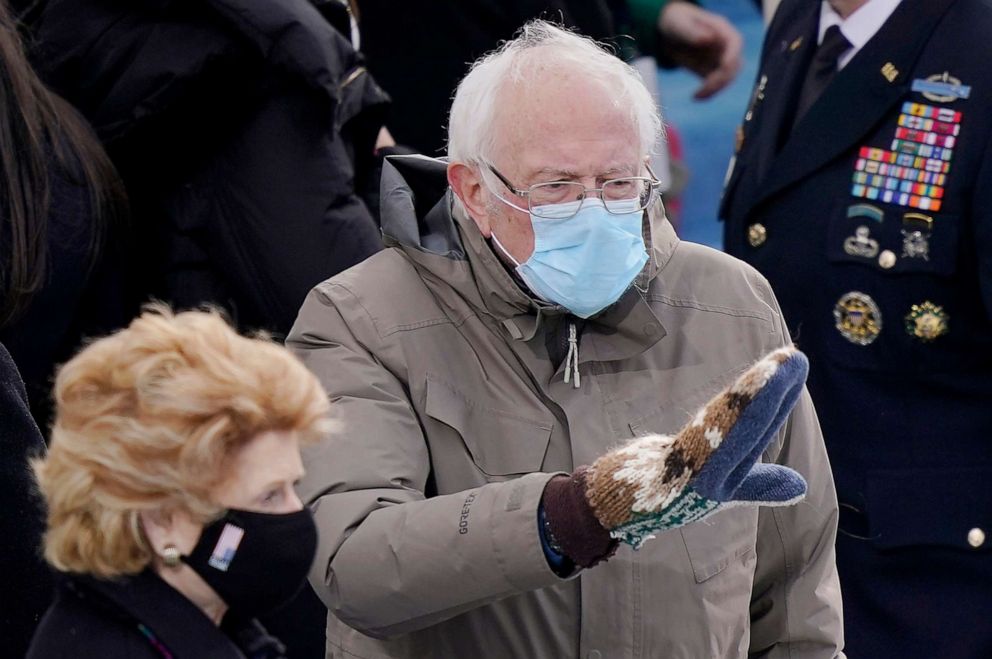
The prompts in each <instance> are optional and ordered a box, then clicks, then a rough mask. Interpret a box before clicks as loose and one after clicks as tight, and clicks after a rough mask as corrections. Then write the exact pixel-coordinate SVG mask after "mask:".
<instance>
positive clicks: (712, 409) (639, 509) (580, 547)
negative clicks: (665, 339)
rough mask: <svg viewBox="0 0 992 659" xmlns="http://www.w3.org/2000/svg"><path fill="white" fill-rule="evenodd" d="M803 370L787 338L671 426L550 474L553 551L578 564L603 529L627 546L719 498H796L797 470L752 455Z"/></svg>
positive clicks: (779, 418)
mask: <svg viewBox="0 0 992 659" xmlns="http://www.w3.org/2000/svg"><path fill="white" fill-rule="evenodd" d="M808 370H809V364H808V362H807V361H806V357H805V355H803V354H802V353H801V352H799V351H798V350H796V349H795V348H792V347H789V348H780V349H778V350H775V351H774V352H772V353H770V354H768V355H767V356H765V357H764V358H763V359H762V360H761V361H759V362H758V363H756V364H755V365H754V366H752V367H751V368H750V369H748V370H747V371H746V372H745V373H744V374H743V375H741V376H740V377H739V378H737V380H736V381H735V382H734V383H733V384H732V385H731V386H730V387H728V388H727V389H725V390H724V391H722V392H721V393H719V394H718V395H717V396H715V397H714V398H712V399H710V401H709V402H708V403H707V404H706V405H705V406H704V407H703V408H702V409H700V410H699V412H698V413H697V414H696V416H695V418H694V419H693V420H692V421H690V422H689V423H688V424H686V426H685V427H683V428H682V430H680V431H679V432H678V434H676V435H674V436H667V435H649V436H647V437H640V438H638V439H635V440H633V441H631V442H630V443H628V444H626V445H624V446H622V447H620V448H618V449H615V450H613V451H610V452H609V453H607V454H606V455H604V456H602V457H601V458H599V459H598V460H596V462H594V463H593V464H592V466H591V467H588V468H586V467H580V468H579V469H577V470H576V471H575V473H573V474H572V475H571V476H567V477H566V476H560V477H558V478H556V479H553V480H552V481H551V482H549V483H548V486H547V487H546V488H545V492H544V499H543V500H542V503H543V504H544V508H545V517H546V520H547V524H548V529H547V530H548V531H549V533H550V535H551V536H552V537H553V539H554V541H555V542H556V544H557V545H559V546H560V548H561V550H562V553H564V554H565V555H566V556H569V557H570V558H572V559H573V560H574V561H575V562H576V563H577V564H578V565H581V566H583V567H588V566H589V565H595V563H597V562H598V561H600V560H603V559H604V558H606V557H608V556H609V554H611V553H612V551H613V550H614V549H615V545H610V546H606V545H604V544H603V541H604V538H615V539H618V540H621V541H623V542H625V543H627V544H629V545H632V546H633V547H634V548H635V549H637V548H640V547H641V545H643V544H644V542H645V541H647V540H648V539H649V538H651V537H652V536H653V534H655V533H657V532H659V531H664V530H666V529H672V528H677V527H679V526H683V525H685V524H688V523H690V522H694V521H696V520H699V519H702V518H703V517H706V516H707V515H710V514H712V513H714V512H716V511H717V510H720V509H723V508H729V507H731V506H740V505H759V506H784V505H789V504H793V503H795V502H797V501H799V500H800V499H802V498H803V497H804V496H805V495H806V481H805V480H804V479H803V477H802V476H801V475H800V474H798V473H797V472H795V471H794V470H792V469H789V468H788V467H782V466H780V465H773V464H758V460H759V459H760V457H761V454H762V452H763V451H764V450H765V447H767V446H768V444H769V443H770V442H771V441H772V439H773V438H774V436H775V433H776V432H778V429H779V428H780V427H781V426H782V424H783V423H784V422H785V419H786V418H787V417H788V415H789V413H790V412H791V411H792V408H793V407H794V406H795V404H796V401H797V400H798V399H799V395H800V393H801V392H802V388H803V384H804V382H805V381H806V373H807V372H808ZM593 520H595V522H596V524H595V525H594V524H592V521H593ZM596 527H598V528H596Z"/></svg>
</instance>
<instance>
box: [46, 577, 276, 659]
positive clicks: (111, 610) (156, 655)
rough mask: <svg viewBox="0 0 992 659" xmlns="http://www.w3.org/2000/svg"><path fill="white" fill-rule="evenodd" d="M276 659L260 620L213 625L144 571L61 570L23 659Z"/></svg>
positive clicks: (197, 610) (174, 591)
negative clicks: (105, 576)
mask: <svg viewBox="0 0 992 659" xmlns="http://www.w3.org/2000/svg"><path fill="white" fill-rule="evenodd" d="M117 657H120V658H124V657H127V659H162V658H163V657H170V658H171V659H204V658H206V657H209V658H210V659H281V658H282V657H284V648H283V646H282V644H281V643H279V641H277V640H276V639H274V638H273V637H271V636H269V635H268V634H267V633H266V632H265V630H264V629H263V628H262V627H261V625H259V624H258V623H257V622H254V621H251V622H249V623H246V624H242V625H237V626H234V625H232V626H230V627H228V625H227V624H225V625H224V626H222V627H217V626H216V625H215V624H214V623H213V622H212V621H211V620H210V619H209V618H207V616H206V615H204V613H203V612H202V611H201V610H200V609H198V608H197V607H196V605H194V604H193V603H192V602H191V601H190V600H188V599H186V597H185V596H183V595H182V594H181V593H179V591H177V590H175V589H174V588H172V586H169V585H168V584H166V583H165V582H164V581H162V579H160V578H159V577H158V576H157V575H156V574H155V573H153V572H151V571H150V570H146V571H145V572H142V573H141V574H138V575H136V576H133V577H124V578H121V579H118V580H114V581H109V580H100V579H95V578H92V577H84V576H77V575H73V576H68V575H63V577H62V578H61V579H60V581H59V585H58V590H57V593H56V596H55V603H54V604H53V605H52V608H51V609H49V611H48V613H46V614H45V618H44V619H43V620H42V622H41V626H40V627H39V628H38V632H37V634H36V635H35V638H34V641H33V642H32V644H31V649H30V651H29V652H28V654H27V659H90V658H92V659H115V658H117Z"/></svg>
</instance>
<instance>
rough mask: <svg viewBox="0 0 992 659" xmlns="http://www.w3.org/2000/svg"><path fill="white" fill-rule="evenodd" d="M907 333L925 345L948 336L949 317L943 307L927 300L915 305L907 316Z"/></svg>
mask: <svg viewBox="0 0 992 659" xmlns="http://www.w3.org/2000/svg"><path fill="white" fill-rule="evenodd" d="M905 320H906V331H907V332H908V333H909V334H910V335H911V336H915V337H916V338H918V339H920V340H921V341H923V342H924V343H929V342H930V341H933V340H934V339H936V338H937V337H939V336H943V335H944V334H947V329H948V327H947V325H948V320H949V319H948V316H947V312H945V311H944V308H943V307H939V306H937V305H936V304H934V303H933V302H930V301H929V300H927V301H926V302H923V303H922V304H914V305H913V306H912V307H910V310H909V313H908V314H906V319H905Z"/></svg>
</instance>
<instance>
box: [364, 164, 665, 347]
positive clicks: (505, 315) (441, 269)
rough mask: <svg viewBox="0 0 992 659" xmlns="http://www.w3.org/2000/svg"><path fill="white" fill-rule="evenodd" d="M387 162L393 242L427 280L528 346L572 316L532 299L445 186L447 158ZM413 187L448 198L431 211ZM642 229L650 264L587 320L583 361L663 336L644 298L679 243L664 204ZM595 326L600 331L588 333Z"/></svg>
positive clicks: (386, 226)
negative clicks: (556, 321)
mask: <svg viewBox="0 0 992 659" xmlns="http://www.w3.org/2000/svg"><path fill="white" fill-rule="evenodd" d="M388 161H389V162H388V164H389V165H390V166H389V167H387V168H385V169H384V172H383V187H382V192H383V233H384V236H385V239H386V242H387V244H389V245H392V246H395V247H398V248H400V249H402V250H403V252H404V253H406V254H407V256H408V257H409V258H410V259H411V260H412V261H413V262H414V263H415V264H416V266H417V267H418V268H419V269H421V271H422V272H424V274H425V275H426V276H427V277H430V278H436V279H439V280H442V281H443V282H444V283H445V284H447V285H448V286H450V287H451V288H454V289H455V290H456V291H457V292H458V294H459V295H460V296H461V297H463V298H464V299H465V300H466V301H468V302H469V304H471V305H472V306H474V307H476V308H477V309H479V310H480V311H483V312H484V313H486V314H487V315H489V316H491V317H493V318H494V319H495V320H496V321H498V322H499V323H500V324H501V325H502V326H503V327H504V328H505V329H506V330H507V332H508V333H509V334H510V336H511V337H512V338H513V339H516V340H522V341H529V340H531V339H532V338H534V336H535V335H536V334H537V333H538V331H539V330H540V327H541V324H542V323H543V322H547V320H548V319H550V318H553V317H556V316H563V315H567V314H568V310H567V309H564V308H562V307H560V306H557V305H553V304H548V303H546V302H543V301H541V300H538V299H535V298H533V297H531V296H530V295H529V294H528V292H527V291H525V290H523V289H522V288H521V287H520V285H519V284H518V283H517V281H516V280H514V278H513V277H512V276H511V275H510V273H509V272H507V270H506V268H505V267H504V266H503V264H502V263H501V262H500V260H499V257H498V256H497V255H496V254H495V253H494V252H493V249H492V247H491V246H490V244H489V242H488V241H487V240H486V239H485V238H484V237H483V236H482V234H481V232H480V231H479V228H478V226H477V225H476V223H475V221H474V220H472V218H471V217H469V216H468V215H467V213H466V212H465V211H464V210H463V209H462V207H461V204H460V203H458V202H457V201H456V200H455V197H454V194H453V193H452V192H451V190H450V189H448V188H447V181H446V178H441V177H443V176H444V171H445V168H446V166H447V164H446V163H445V162H444V161H442V160H439V159H434V158H426V157H424V156H398V157H395V156H394V157H390V158H388ZM431 173H433V176H431ZM415 187H416V188H418V189H419V192H421V193H422V192H427V193H428V194H429V193H430V192H433V193H434V195H435V196H433V198H434V199H436V198H437V196H438V195H440V196H441V197H442V198H441V200H440V201H439V202H437V203H436V204H434V205H433V206H432V207H430V209H429V210H426V211H425V210H424V207H423V206H422V204H423V203H424V196H423V195H422V194H418V190H415V189H414V188H415ZM428 198H431V197H428ZM418 206H420V208H419V209H418ZM418 210H419V211H420V212H417V211H418ZM452 229H454V230H455V231H452ZM643 230H644V242H645V245H647V248H648V261H647V263H646V264H645V266H644V268H643V269H642V270H641V272H640V274H638V276H637V278H636V279H635V280H634V285H633V286H632V287H631V288H630V289H629V290H628V291H627V292H626V293H624V295H623V296H622V297H621V298H620V300H618V301H617V302H616V303H615V304H613V305H612V306H610V307H609V308H607V309H606V310H605V311H603V312H602V313H601V314H599V315H597V316H594V317H593V318H590V319H589V320H588V321H586V327H587V331H586V332H585V333H584V334H583V338H582V341H583V349H582V352H581V356H580V359H579V361H580V363H581V362H585V361H589V360H593V359H595V360H614V359H624V358H627V357H631V356H634V355H637V354H640V353H641V352H643V351H644V350H646V349H647V348H649V347H650V346H651V345H654V344H655V343H656V342H657V341H658V340H659V339H661V338H662V337H663V336H664V335H665V329H664V326H663V325H662V323H661V320H660V319H659V318H658V317H657V316H656V314H655V313H654V311H653V310H652V309H651V307H650V305H648V304H647V302H646V301H645V299H644V293H645V292H646V291H647V289H648V286H649V285H650V283H651V281H652V280H653V279H654V278H655V277H656V276H657V275H658V273H659V272H660V271H661V270H662V269H663V268H664V266H665V265H666V264H667V263H668V261H669V259H670V258H671V257H672V254H673V253H674V251H675V249H676V246H677V245H678V237H677V236H676V235H675V231H674V229H673V228H672V226H671V224H670V223H669V222H668V220H667V218H666V217H665V210H664V206H663V204H662V203H661V201H660V200H659V201H658V203H656V204H654V205H653V206H651V207H650V208H649V209H648V212H647V213H645V220H644V228H643ZM589 328H594V329H595V330H596V331H595V332H589V331H588V329H589Z"/></svg>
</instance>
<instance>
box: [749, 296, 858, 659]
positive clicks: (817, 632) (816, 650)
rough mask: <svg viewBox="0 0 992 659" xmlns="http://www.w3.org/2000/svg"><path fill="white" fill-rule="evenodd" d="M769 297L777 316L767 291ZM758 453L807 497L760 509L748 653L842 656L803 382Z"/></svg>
mask: <svg viewBox="0 0 992 659" xmlns="http://www.w3.org/2000/svg"><path fill="white" fill-rule="evenodd" d="M768 296H769V298H771V304H772V306H773V308H774V309H775V311H776V312H778V314H779V318H781V312H780V311H779V310H778V305H777V303H776V302H775V301H774V298H773V297H772V295H771V293H770V292H769V293H768ZM779 337H780V340H781V342H782V344H787V343H789V342H790V339H789V335H788V330H787V329H785V325H784V323H783V324H781V332H780V334H779ZM801 347H802V346H800V348H801ZM764 459H765V461H767V462H776V463H778V464H783V465H787V466H789V467H792V468H793V469H795V470H796V471H798V472H799V473H801V474H802V475H803V477H804V478H805V479H806V482H807V484H808V486H809V489H808V491H807V494H806V498H805V499H803V500H802V501H801V502H799V503H798V504H796V505H794V506H784V507H766V508H761V509H760V510H759V513H758V537H757V557H758V560H757V567H756V569H755V576H754V588H753V591H752V593H753V594H752V597H751V647H750V651H749V656H750V657H762V658H767V659H773V658H777V657H788V658H789V659H805V658H809V659H812V658H817V659H833V658H835V657H843V656H844V655H843V652H842V650H843V647H844V627H843V615H842V607H841V593H840V582H839V580H838V577H837V567H836V563H835V554H834V541H835V540H836V537H837V515H838V510H837V493H836V491H835V489H834V481H833V475H832V473H831V471H830V462H829V460H828V459H827V453H826V448H825V447H824V444H823V435H822V434H821V432H820V424H819V422H818V421H817V418H816V411H815V410H814V409H813V402H812V400H811V399H810V396H809V392H808V391H806V390H805V389H804V390H803V394H802V397H801V398H800V399H799V403H798V404H797V405H796V407H795V409H794V410H793V412H792V415H791V416H790V418H789V421H788V422H787V423H786V424H785V426H784V427H783V430H782V431H780V434H779V438H778V440H777V441H776V442H774V443H773V444H772V445H771V446H770V447H769V449H768V450H767V451H766V452H765V456H764Z"/></svg>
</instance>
